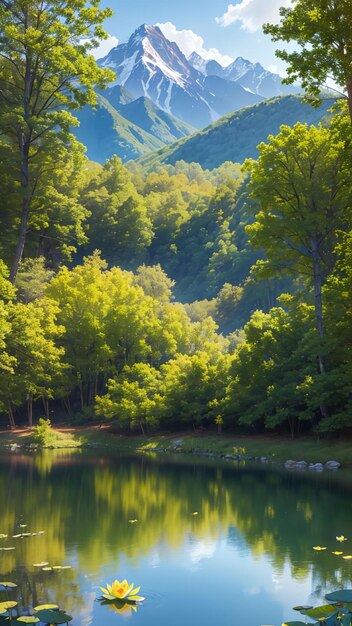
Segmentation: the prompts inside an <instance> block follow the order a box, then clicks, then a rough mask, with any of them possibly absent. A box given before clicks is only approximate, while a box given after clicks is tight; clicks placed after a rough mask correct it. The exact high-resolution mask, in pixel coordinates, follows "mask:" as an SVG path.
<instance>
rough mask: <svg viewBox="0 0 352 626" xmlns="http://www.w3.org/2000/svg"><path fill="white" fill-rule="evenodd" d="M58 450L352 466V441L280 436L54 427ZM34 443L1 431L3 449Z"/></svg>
mask: <svg viewBox="0 0 352 626" xmlns="http://www.w3.org/2000/svg"><path fill="white" fill-rule="evenodd" d="M54 431H55V433H56V436H57V439H56V443H55V447H59V448H65V447H71V448H72V447H76V446H77V447H81V446H84V445H88V446H91V445H93V444H97V445H99V446H103V447H106V448H109V449H110V450H112V449H115V450H116V451H117V452H135V451H137V450H146V451H148V450H149V451H152V450H154V449H155V448H162V449H164V450H167V451H168V450H170V451H172V450H173V449H174V441H175V440H178V441H179V442H180V445H179V446H178V449H179V450H181V451H182V452H185V453H190V452H194V451H195V450H197V451H198V452H199V453H200V454H201V453H205V452H211V453H215V454H245V455H249V456H251V457H262V456H265V457H267V458H268V460H272V461H277V462H279V463H282V462H284V461H286V460H287V459H292V460H294V461H300V460H305V461H307V462H313V463H316V462H321V463H324V462H325V461H329V460H331V459H333V460H336V461H339V462H340V463H341V464H342V465H343V467H352V440H351V439H347V440H346V439H345V440H342V439H341V440H325V439H324V440H321V441H318V440H317V439H313V438H308V437H307V438H299V439H294V440H292V439H290V438H285V437H279V436H265V435H262V436H251V437H240V436H235V435H215V434H204V433H200V434H196V435H195V434H190V433H178V434H173V435H170V434H167V435H164V434H156V435H154V436H149V437H142V436H138V435H135V436H125V435H118V434H116V433H114V432H113V431H112V430H111V429H110V428H109V427H103V428H99V427H96V426H94V427H82V428H55V429H54ZM31 441H32V432H31V430H30V429H23V430H16V431H12V432H9V431H6V432H0V446H8V445H14V444H17V445H23V444H29V443H31Z"/></svg>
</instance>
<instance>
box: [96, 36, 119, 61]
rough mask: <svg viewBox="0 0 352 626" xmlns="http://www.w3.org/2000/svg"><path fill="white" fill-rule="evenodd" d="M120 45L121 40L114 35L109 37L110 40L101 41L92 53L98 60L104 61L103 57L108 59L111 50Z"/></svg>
mask: <svg viewBox="0 0 352 626" xmlns="http://www.w3.org/2000/svg"><path fill="white" fill-rule="evenodd" d="M118 43H119V40H118V39H117V37H114V35H108V38H107V39H104V40H103V41H101V42H100V45H99V46H98V48H94V50H92V51H91V53H92V55H93V56H94V57H95V58H96V59H102V58H103V57H106V55H107V54H108V53H109V52H110V50H111V49H112V48H115V46H117V44H118Z"/></svg>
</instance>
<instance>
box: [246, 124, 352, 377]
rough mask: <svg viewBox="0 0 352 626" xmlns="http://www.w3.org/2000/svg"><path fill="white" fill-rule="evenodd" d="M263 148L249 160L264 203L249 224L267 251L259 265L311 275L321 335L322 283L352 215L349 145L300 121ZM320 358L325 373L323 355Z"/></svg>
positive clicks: (269, 272)
mask: <svg viewBox="0 0 352 626" xmlns="http://www.w3.org/2000/svg"><path fill="white" fill-rule="evenodd" d="M259 153H260V156H259V159H258V161H257V162H255V161H248V162H247V167H248V169H250V170H251V188H252V195H253V197H254V198H256V199H257V200H259V201H260V206H261V208H260V211H259V212H258V213H257V215H256V222H255V223H254V224H252V225H250V226H247V229H246V230H247V232H248V234H249V236H250V242H251V243H252V245H254V246H255V247H259V248H264V250H265V252H266V255H267V261H259V262H258V263H257V269H258V270H259V273H261V274H262V275H263V276H265V277H268V276H273V275H278V274H285V273H288V274H291V275H295V276H300V277H301V278H303V279H305V280H308V283H309V284H310V285H311V286H312V287H313V290H314V305H315V318H316V327H317V331H318V333H319V335H320V337H323V335H324V324H323V302H322V285H323V284H324V282H325V281H326V278H327V276H328V274H329V272H330V271H331V269H332V267H333V263H334V261H333V251H334V247H335V245H336V242H337V236H338V231H339V229H341V230H345V229H346V228H348V224H349V221H350V219H351V208H350V207H351V185H350V176H349V171H350V169H349V162H350V161H349V157H350V155H349V150H348V149H347V148H346V145H345V142H344V141H343V140H342V139H340V140H339V138H338V136H337V135H336V134H335V133H334V132H332V131H331V130H328V129H320V130H319V129H317V128H315V127H313V126H312V127H311V128H308V127H307V126H306V125H302V124H296V125H295V126H294V128H290V127H288V126H282V127H281V132H280V133H279V134H278V135H277V136H276V137H270V138H269V143H268V144H264V143H262V144H260V146H259ZM319 362H320V370H321V372H322V373H323V372H324V363H323V358H322V357H320V358H319Z"/></svg>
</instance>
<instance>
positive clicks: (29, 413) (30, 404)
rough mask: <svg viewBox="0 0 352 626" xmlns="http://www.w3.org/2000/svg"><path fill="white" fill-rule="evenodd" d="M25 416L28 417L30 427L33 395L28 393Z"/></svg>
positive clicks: (31, 424)
mask: <svg viewBox="0 0 352 626" xmlns="http://www.w3.org/2000/svg"><path fill="white" fill-rule="evenodd" d="M27 417H28V426H29V427H30V428H32V426H33V396H32V394H31V393H30V394H28V398H27Z"/></svg>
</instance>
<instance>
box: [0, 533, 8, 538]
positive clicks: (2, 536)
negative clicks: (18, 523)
mask: <svg viewBox="0 0 352 626" xmlns="http://www.w3.org/2000/svg"><path fill="white" fill-rule="evenodd" d="M7 537H8V535H4V534H3V533H0V539H7Z"/></svg>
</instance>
